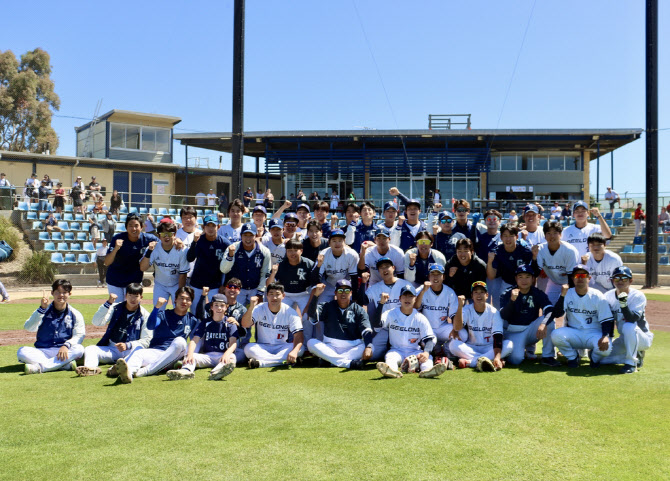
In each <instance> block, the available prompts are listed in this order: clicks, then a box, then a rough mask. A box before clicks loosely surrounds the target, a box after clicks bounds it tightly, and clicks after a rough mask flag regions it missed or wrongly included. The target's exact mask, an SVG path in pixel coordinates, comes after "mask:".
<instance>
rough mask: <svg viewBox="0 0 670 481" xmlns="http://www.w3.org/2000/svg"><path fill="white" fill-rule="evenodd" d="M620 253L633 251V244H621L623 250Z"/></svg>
mask: <svg viewBox="0 0 670 481" xmlns="http://www.w3.org/2000/svg"><path fill="white" fill-rule="evenodd" d="M621 253H622V254H632V253H633V246H632V245H630V244H628V245H625V246H623V250H622V251H621Z"/></svg>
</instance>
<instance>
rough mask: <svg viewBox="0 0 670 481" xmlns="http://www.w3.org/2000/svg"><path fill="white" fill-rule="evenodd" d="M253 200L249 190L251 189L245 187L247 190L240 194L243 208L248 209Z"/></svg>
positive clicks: (251, 192) (252, 194) (252, 193)
mask: <svg viewBox="0 0 670 481" xmlns="http://www.w3.org/2000/svg"><path fill="white" fill-rule="evenodd" d="M253 198H254V192H253V191H252V190H251V187H247V190H246V191H245V192H244V194H242V202H243V203H244V207H247V208H248V207H249V206H250V205H251V201H252V200H253Z"/></svg>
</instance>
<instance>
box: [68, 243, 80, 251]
mask: <svg viewBox="0 0 670 481" xmlns="http://www.w3.org/2000/svg"><path fill="white" fill-rule="evenodd" d="M70 250H71V251H80V250H81V244H79V243H78V242H73V243H72V244H70Z"/></svg>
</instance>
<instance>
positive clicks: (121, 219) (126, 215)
mask: <svg viewBox="0 0 670 481" xmlns="http://www.w3.org/2000/svg"><path fill="white" fill-rule="evenodd" d="M127 218H128V214H123V215H120V216H119V222H123V223H124V224H125V223H126V219H127Z"/></svg>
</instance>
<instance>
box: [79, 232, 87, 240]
mask: <svg viewBox="0 0 670 481" xmlns="http://www.w3.org/2000/svg"><path fill="white" fill-rule="evenodd" d="M76 239H77V242H86V240H87V239H88V236H87V235H86V232H77V237H76Z"/></svg>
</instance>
